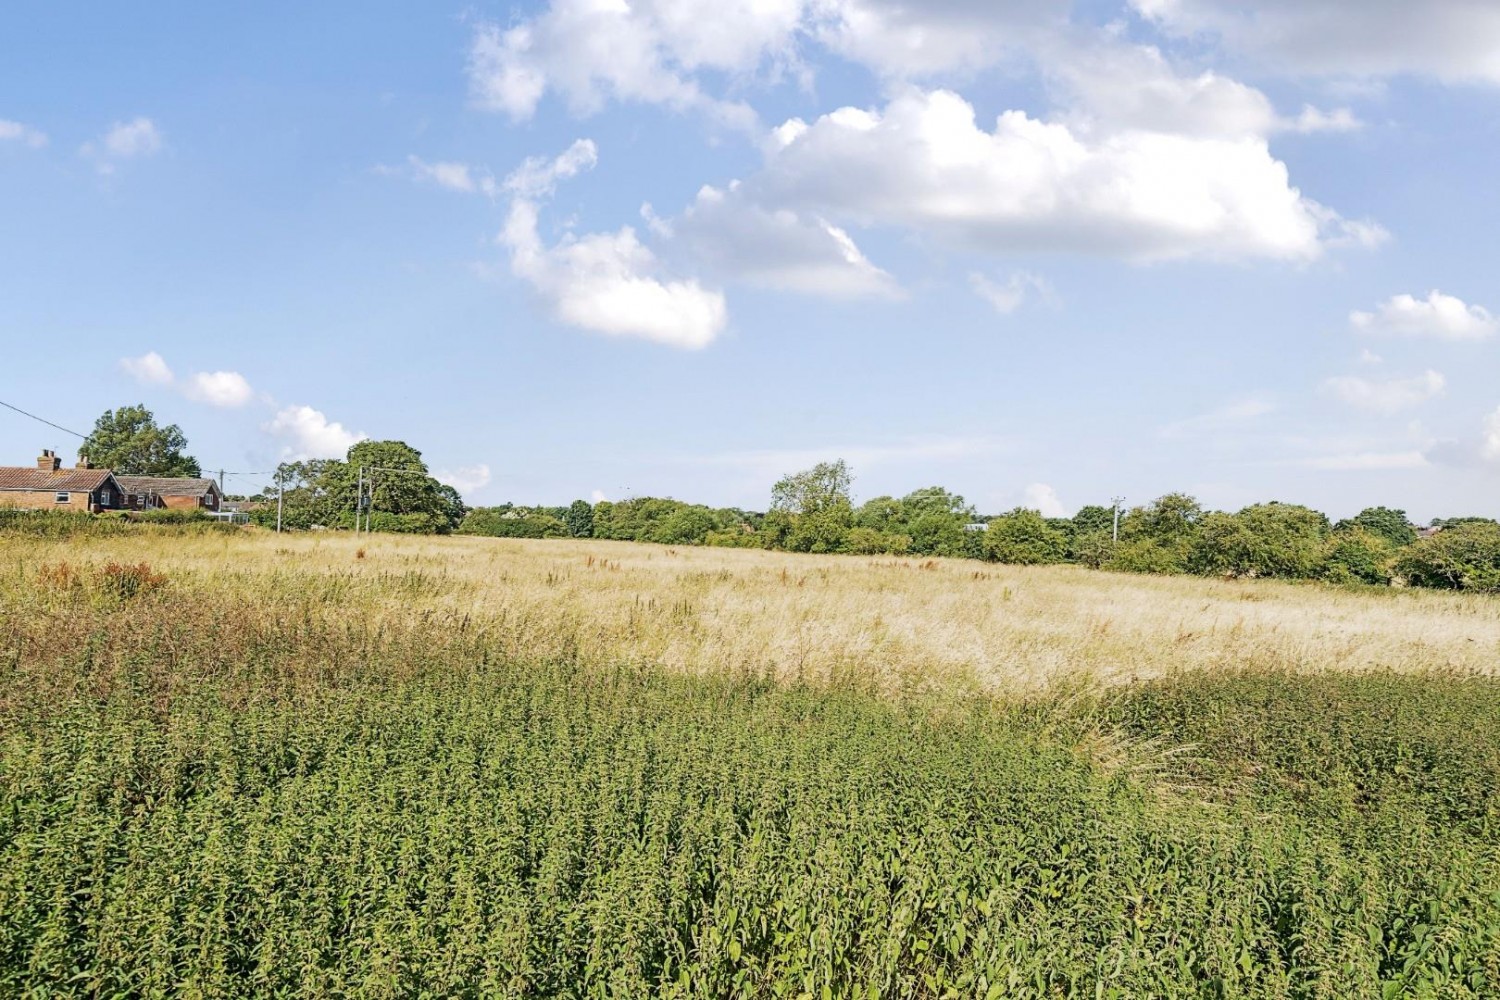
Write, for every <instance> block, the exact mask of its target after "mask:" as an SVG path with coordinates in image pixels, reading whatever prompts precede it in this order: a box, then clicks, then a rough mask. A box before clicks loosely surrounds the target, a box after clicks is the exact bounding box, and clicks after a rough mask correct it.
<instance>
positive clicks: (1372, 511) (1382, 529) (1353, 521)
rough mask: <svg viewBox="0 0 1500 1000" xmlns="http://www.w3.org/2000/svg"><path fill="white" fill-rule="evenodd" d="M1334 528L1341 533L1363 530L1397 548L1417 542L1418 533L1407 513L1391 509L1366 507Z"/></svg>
mask: <svg viewBox="0 0 1500 1000" xmlns="http://www.w3.org/2000/svg"><path fill="white" fill-rule="evenodd" d="M1334 527H1335V528H1336V529H1337V530H1339V531H1343V530H1345V529H1348V528H1361V529H1363V530H1365V531H1368V532H1369V533H1370V534H1372V535H1377V536H1379V537H1380V538H1383V539H1385V541H1386V542H1387V543H1389V544H1390V545H1391V546H1393V547H1396V548H1399V547H1401V546H1403V545H1410V544H1411V543H1412V542H1415V541H1416V540H1417V531H1416V529H1415V528H1413V527H1412V526H1411V521H1410V520H1409V519H1408V518H1407V516H1406V511H1404V510H1392V509H1391V508H1390V507H1366V508H1365V509H1364V510H1362V511H1360V512H1359V513H1358V514H1355V515H1354V516H1353V517H1351V518H1347V519H1345V520H1343V521H1340V522H1339V523H1338V524H1336V525H1334Z"/></svg>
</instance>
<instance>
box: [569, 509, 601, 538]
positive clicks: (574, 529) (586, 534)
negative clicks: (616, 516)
mask: <svg viewBox="0 0 1500 1000" xmlns="http://www.w3.org/2000/svg"><path fill="white" fill-rule="evenodd" d="M563 523H564V524H566V525H567V526H568V534H570V535H572V536H573V537H574V538H592V537H593V535H594V508H593V507H592V506H591V505H590V504H589V502H588V501H587V500H574V501H573V502H572V503H571V504H569V505H568V513H567V515H566V516H564V517H563Z"/></svg>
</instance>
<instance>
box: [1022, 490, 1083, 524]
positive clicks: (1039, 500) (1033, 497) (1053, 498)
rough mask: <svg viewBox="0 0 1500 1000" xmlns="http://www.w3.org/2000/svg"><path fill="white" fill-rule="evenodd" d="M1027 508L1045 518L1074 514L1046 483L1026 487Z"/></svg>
mask: <svg viewBox="0 0 1500 1000" xmlns="http://www.w3.org/2000/svg"><path fill="white" fill-rule="evenodd" d="M1026 506H1027V507H1029V508H1031V509H1032V510H1035V511H1038V512H1040V513H1041V515H1042V516H1043V517H1068V516H1069V515H1070V514H1071V513H1072V512H1071V511H1069V510H1068V508H1067V507H1065V506H1063V502H1062V501H1061V500H1059V499H1058V497H1057V491H1056V490H1054V489H1053V488H1052V487H1050V486H1048V485H1047V484H1046V483H1032V484H1031V485H1030V486H1028V487H1026Z"/></svg>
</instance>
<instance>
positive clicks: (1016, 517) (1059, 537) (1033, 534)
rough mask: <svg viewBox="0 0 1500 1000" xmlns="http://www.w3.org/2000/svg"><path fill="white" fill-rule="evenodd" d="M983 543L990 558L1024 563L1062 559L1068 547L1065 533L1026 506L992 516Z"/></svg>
mask: <svg viewBox="0 0 1500 1000" xmlns="http://www.w3.org/2000/svg"><path fill="white" fill-rule="evenodd" d="M984 543H985V550H986V552H987V553H988V554H989V557H990V558H991V559H993V560H995V561H996V562H1003V563H1015V564H1017V565H1021V566H1034V565H1039V564H1042V563H1057V562H1062V561H1063V558H1064V557H1065V556H1066V555H1067V550H1068V540H1067V538H1066V536H1064V535H1063V534H1062V532H1060V531H1058V530H1057V529H1056V528H1054V527H1053V526H1052V525H1050V524H1048V523H1047V519H1046V518H1045V517H1043V516H1042V515H1041V514H1040V513H1038V512H1037V511H1034V510H1028V509H1026V508H1025V507H1017V508H1016V509H1015V510H1013V511H1011V512H1010V513H1008V514H1001V515H1000V516H999V517H996V518H992V519H991V520H990V523H989V526H988V527H986V528H985V529H984Z"/></svg>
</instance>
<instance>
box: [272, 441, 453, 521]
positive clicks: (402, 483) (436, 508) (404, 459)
mask: <svg viewBox="0 0 1500 1000" xmlns="http://www.w3.org/2000/svg"><path fill="white" fill-rule="evenodd" d="M361 469H363V470H365V472H364V475H365V476H366V477H368V478H366V479H365V480H364V482H363V486H361ZM276 480H277V482H278V483H280V484H281V488H282V490H283V494H282V503H281V509H280V511H279V516H280V518H281V524H282V526H283V527H284V528H287V529H291V530H296V529H306V528H312V527H326V528H352V527H354V520H355V511H356V505H357V504H358V503H359V502H360V499H361V498H362V499H363V502H364V507H363V508H359V509H360V510H361V516H363V514H364V513H365V512H368V513H369V515H370V528H371V529H372V530H375V531H394V532H401V533H405V534H424V535H434V534H447V533H448V532H450V531H453V530H454V529H455V528H457V527H458V526H459V524H460V523H461V522H462V521H463V518H464V512H465V509H466V508H465V507H464V503H463V498H462V497H460V496H459V495H458V491H457V490H455V489H454V488H453V487H451V486H448V485H446V484H444V483H440V482H438V481H437V480H436V479H434V478H432V476H431V475H430V474H429V472H428V468H427V463H426V462H424V461H422V453H421V452H419V451H417V449H415V448H413V447H411V446H410V445H408V444H406V443H405V442H404V441H361V442H359V443H358V444H356V445H354V446H353V447H351V448H350V449H349V451H348V454H347V455H346V456H345V458H344V460H343V461H340V460H338V459H313V460H309V461H304V462H287V463H283V464H282V465H280V466H279V467H278V468H277V470H276ZM361 489H363V492H361ZM271 496H272V498H273V499H272V501H271V502H268V503H266V504H264V505H263V506H260V507H258V508H257V509H256V510H255V511H254V512H253V513H252V514H251V517H252V519H253V520H254V521H255V522H256V523H257V524H260V525H262V526H264V527H271V526H274V525H275V524H276V523H277V517H278V510H277V505H276V503H275V502H274V497H275V492H274V490H273V491H272V494H271Z"/></svg>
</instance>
